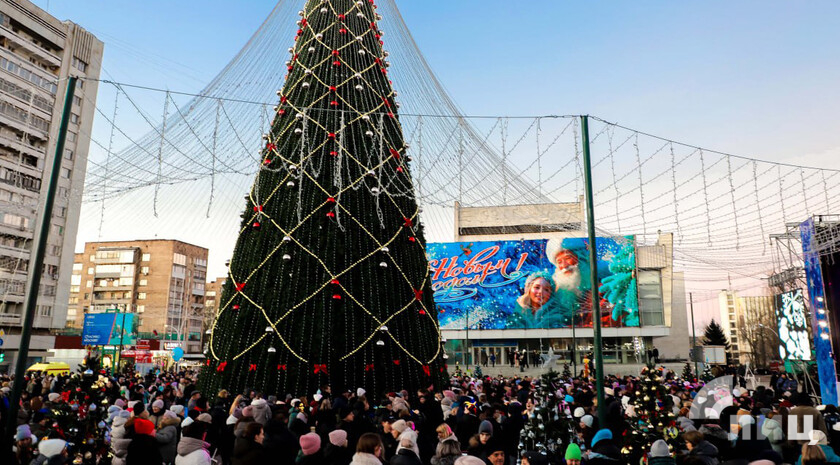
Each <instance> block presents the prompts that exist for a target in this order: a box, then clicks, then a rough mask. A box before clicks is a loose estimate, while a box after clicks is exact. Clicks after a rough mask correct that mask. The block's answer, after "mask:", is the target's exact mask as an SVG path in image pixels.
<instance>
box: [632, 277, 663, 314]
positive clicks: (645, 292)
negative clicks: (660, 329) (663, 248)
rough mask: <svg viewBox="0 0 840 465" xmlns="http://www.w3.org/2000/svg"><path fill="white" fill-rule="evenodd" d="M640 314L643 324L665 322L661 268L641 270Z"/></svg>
mask: <svg viewBox="0 0 840 465" xmlns="http://www.w3.org/2000/svg"><path fill="white" fill-rule="evenodd" d="M638 283H639V314H640V316H641V323H642V325H643V326H662V325H664V324H665V316H664V305H663V302H662V276H661V275H660V272H659V270H639V274H638Z"/></svg>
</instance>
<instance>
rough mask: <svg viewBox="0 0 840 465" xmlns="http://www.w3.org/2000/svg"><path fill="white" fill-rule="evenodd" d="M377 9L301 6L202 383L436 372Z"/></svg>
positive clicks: (419, 232)
mask: <svg viewBox="0 0 840 465" xmlns="http://www.w3.org/2000/svg"><path fill="white" fill-rule="evenodd" d="M380 19H381V18H380V17H379V15H378V14H377V12H376V10H375V5H374V4H373V1H364V2H357V1H352V0H309V1H307V2H306V5H305V6H304V8H303V10H302V11H301V19H300V20H299V21H298V26H299V29H298V32H297V35H296V37H294V42H293V47H292V48H290V55H289V61H288V63H287V65H288V74H287V76H286V80H285V84H284V86H283V88H282V89H281V90H280V91H278V95H279V97H280V101H279V104H278V105H277V107H276V108H275V111H276V115H275V117H274V120H273V122H272V125H271V129H270V131H269V132H268V133H267V134H265V135H264V136H263V137H264V139H265V141H264V142H265V146H264V149H263V150H262V152H261V165H260V170H259V172H258V174H257V177H256V179H255V181H254V184H253V187H252V188H251V190H250V192H249V193H248V195H247V197H246V205H245V212H244V213H243V215H242V223H241V228H240V234H239V238H238V240H237V243H236V248H235V250H234V253H233V257H232V258H231V260H230V264H229V273H228V278H229V279H228V280H227V282H226V283H225V286H224V288H223V290H222V296H221V299H220V308H219V312H218V316H217V317H216V320H215V322H214V323H213V326H212V332H211V335H210V338H209V350H208V355H207V357H208V358H207V362H206V366H205V367H204V370H203V372H202V374H201V377H200V386H201V389H202V391H204V392H207V393H210V394H209V395H212V393H213V392H216V390H218V389H220V388H226V389H228V390H233V391H234V392H238V391H240V390H241V389H242V388H244V387H250V388H254V389H259V390H262V391H263V392H265V393H278V394H282V393H294V394H310V393H313V392H315V391H316V390H317V389H318V388H320V387H321V386H323V385H325V384H330V385H331V386H332V388H333V392H339V390H342V389H354V388H357V387H364V388H365V389H366V390H368V392H371V393H376V394H377V395H378V394H380V393H382V392H386V391H393V390H398V389H408V390H409V392H413V391H414V390H415V389H417V388H419V387H428V386H430V385H434V386H435V387H437V388H440V387H441V386H442V382H443V380H444V376H445V365H444V363H443V359H442V356H443V351H442V349H441V342H440V329H439V326H438V322H437V314H436V310H435V304H434V301H433V299H432V292H431V287H430V284H431V283H430V279H429V272H428V262H427V259H426V255H425V239H424V235H423V228H422V226H421V225H420V221H419V216H418V214H419V208H418V205H417V201H416V199H415V191H414V186H413V184H412V178H411V173H410V164H409V161H410V157H409V156H408V153H407V150H408V145H407V144H406V143H405V141H404V138H403V133H402V129H401V126H400V122H399V117H398V114H397V108H398V104H397V102H396V100H395V97H396V96H397V93H396V92H395V91H394V89H393V88H392V86H391V83H390V81H389V74H388V66H389V64H388V61H387V57H388V53H387V52H385V51H384V50H383V41H382V40H383V35H382V33H381V31H380V29H379V27H378V26H377V22H378V21H379V20H380ZM289 39H290V40H289V42H290V43H291V42H292V38H289Z"/></svg>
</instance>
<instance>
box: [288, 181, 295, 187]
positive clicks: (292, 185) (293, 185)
mask: <svg viewBox="0 0 840 465" xmlns="http://www.w3.org/2000/svg"><path fill="white" fill-rule="evenodd" d="M286 186H287V187H295V182H294V181H289V182H287V183H286Z"/></svg>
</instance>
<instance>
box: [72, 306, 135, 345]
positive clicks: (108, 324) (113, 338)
mask: <svg viewBox="0 0 840 465" xmlns="http://www.w3.org/2000/svg"><path fill="white" fill-rule="evenodd" d="M136 341H137V328H136V327H135V320H134V314H133V313H86V314H85V323H84V326H83V327H82V345H86V346H108V345H112V346H118V345H134V343H135V342H136Z"/></svg>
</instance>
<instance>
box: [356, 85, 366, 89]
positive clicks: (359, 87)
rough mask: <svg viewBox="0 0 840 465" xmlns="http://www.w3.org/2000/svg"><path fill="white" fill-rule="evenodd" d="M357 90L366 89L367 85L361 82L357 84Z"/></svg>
mask: <svg viewBox="0 0 840 465" xmlns="http://www.w3.org/2000/svg"><path fill="white" fill-rule="evenodd" d="M356 90H365V86H363V85H361V84H356Z"/></svg>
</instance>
